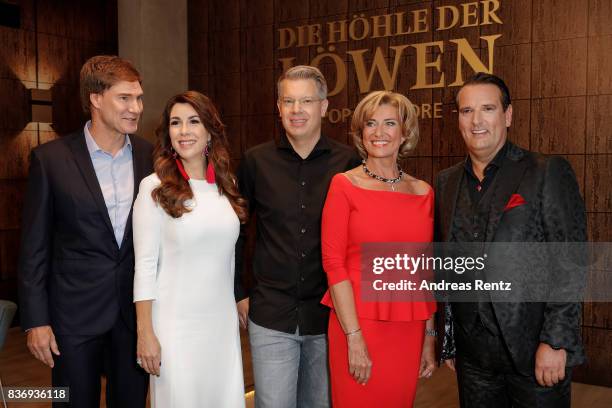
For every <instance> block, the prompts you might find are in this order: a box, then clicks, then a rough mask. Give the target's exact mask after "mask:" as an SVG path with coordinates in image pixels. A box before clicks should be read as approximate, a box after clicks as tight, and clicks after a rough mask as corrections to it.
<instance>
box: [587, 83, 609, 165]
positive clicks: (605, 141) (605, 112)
mask: <svg viewBox="0 0 612 408" xmlns="http://www.w3.org/2000/svg"><path fill="white" fill-rule="evenodd" d="M586 132H587V134H586V139H587V143H586V152H587V153H612V95H597V96H589V97H587V119H586Z"/></svg>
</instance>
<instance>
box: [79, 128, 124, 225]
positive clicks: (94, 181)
mask: <svg viewBox="0 0 612 408" xmlns="http://www.w3.org/2000/svg"><path fill="white" fill-rule="evenodd" d="M69 145H70V149H71V150H72V154H73V155H74V160H75V161H76V164H77V167H78V168H79V171H80V172H81V175H82V176H83V179H85V184H86V185H87V188H88V189H89V191H90V192H91V194H92V196H93V198H94V201H95V203H96V206H97V207H98V210H99V211H100V213H101V214H102V219H104V223H105V224H106V226H107V227H108V229H109V231H110V232H111V234H113V237H114V236H115V235H114V234H115V232H114V230H113V225H112V224H111V220H110V217H109V216H108V209H107V208H106V202H105V201H104V195H103V194H102V189H101V188H100V183H99V182H98V177H97V176H96V171H95V170H94V167H93V163H92V162H91V157H90V155H89V151H88V150H87V143H85V134H84V133H83V132H81V133H80V134H79V135H78V136H77V137H75V138H73V139H72V140H70V142H69Z"/></svg>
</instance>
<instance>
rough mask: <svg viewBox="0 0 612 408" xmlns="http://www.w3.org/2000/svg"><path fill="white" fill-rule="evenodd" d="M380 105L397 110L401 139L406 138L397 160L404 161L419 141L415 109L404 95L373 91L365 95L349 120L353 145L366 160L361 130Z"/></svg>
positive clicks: (366, 153)
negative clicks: (389, 106)
mask: <svg viewBox="0 0 612 408" xmlns="http://www.w3.org/2000/svg"><path fill="white" fill-rule="evenodd" d="M381 105H391V106H393V107H395V108H397V113H398V117H399V120H400V126H401V129H402V137H404V138H406V140H404V142H403V143H402V144H401V145H400V147H399V152H398V160H400V159H404V158H405V157H406V156H407V155H408V153H409V152H411V151H412V150H414V148H415V147H416V145H417V142H418V141H419V122H418V117H417V114H416V109H415V107H414V105H413V104H412V102H410V100H408V98H406V97H405V96H404V95H402V94H399V93H396V92H391V91H374V92H370V93H369V94H367V95H366V97H365V98H363V99H362V100H361V102H359V104H358V105H357V107H356V108H355V112H353V119H352V120H351V135H352V136H353V143H354V144H355V147H356V148H357V151H358V152H359V155H360V156H361V158H363V159H366V158H367V157H368V152H367V151H366V149H365V147H364V146H363V135H362V133H363V129H364V127H365V125H366V122H367V121H368V120H369V119H370V118H371V117H372V115H374V111H375V110H376V109H377V108H378V107H379V106H381Z"/></svg>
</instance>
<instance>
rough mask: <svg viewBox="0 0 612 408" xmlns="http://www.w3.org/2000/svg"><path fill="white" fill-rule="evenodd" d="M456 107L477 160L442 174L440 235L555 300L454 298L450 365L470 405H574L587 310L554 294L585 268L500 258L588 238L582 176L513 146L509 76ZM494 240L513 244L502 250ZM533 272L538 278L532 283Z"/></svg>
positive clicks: (478, 86) (474, 87) (482, 77)
mask: <svg viewBox="0 0 612 408" xmlns="http://www.w3.org/2000/svg"><path fill="white" fill-rule="evenodd" d="M457 108H458V111H459V130H460V131H461V134H462V136H463V140H464V142H465V144H466V147H467V150H468V156H467V158H466V160H465V162H463V163H459V164H457V165H455V166H453V167H451V168H449V169H446V170H444V171H442V172H441V173H440V174H439V176H438V178H437V181H436V229H437V239H439V240H440V241H444V242H450V243H461V244H462V245H465V243H472V244H475V245H474V246H470V245H466V247H467V248H470V247H471V248H474V247H478V248H483V249H482V250H483V251H485V249H486V255H485V256H488V262H487V263H489V262H493V263H492V265H493V266H491V267H487V268H486V269H485V270H484V276H482V279H485V280H489V282H494V281H496V280H497V279H496V277H502V278H505V279H506V280H508V279H510V280H513V279H514V280H515V282H513V286H512V287H513V289H516V288H515V286H514V285H515V284H518V285H520V284H521V282H523V281H528V282H534V281H535V282H537V283H538V284H542V285H545V288H550V289H551V292H550V294H551V298H552V299H553V301H549V302H547V301H546V298H543V299H542V301H540V302H533V301H531V302H526V301H518V300H517V299H515V301H513V302H508V301H507V300H506V301H504V299H507V298H503V297H501V296H500V295H498V294H497V293H496V292H495V291H489V292H484V293H481V294H478V296H477V298H475V299H473V300H474V302H458V301H456V302H452V299H451V303H450V309H449V308H447V309H446V314H445V317H446V329H447V333H448V335H447V336H446V337H445V340H447V341H445V344H444V347H443V350H442V359H444V360H446V364H447V365H448V366H449V367H451V368H452V369H455V368H456V371H457V383H458V386H459V398H460V403H461V407H474V408H480V407H483V408H485V407H487V408H488V407H510V406H512V407H517V408H527V407H529V408H532V407H537V408H545V407H569V406H570V402H571V397H570V390H571V373H572V369H571V368H572V367H573V366H576V365H578V364H580V363H582V362H583V361H584V350H583V347H582V342H581V338H580V317H581V304H580V303H575V302H574V301H572V300H571V299H568V300H566V299H565V298H563V299H559V298H555V296H554V295H552V294H553V293H554V292H553V289H554V288H555V287H563V286H564V283H565V282H566V280H565V279H566V278H569V279H568V280H569V281H570V282H579V281H580V280H581V279H582V272H581V270H580V268H573V267H572V266H571V265H570V266H568V268H561V267H560V268H555V267H552V268H551V266H556V265H557V263H555V262H554V259H552V258H553V256H552V255H551V257H545V256H541V257H533V256H531V257H530V254H528V253H523V254H521V255H522V256H523V257H524V258H525V259H529V262H528V263H532V262H535V263H533V265H539V264H538V262H542V263H544V265H543V266H544V267H542V268H534V269H532V268H519V269H520V270H519V271H518V272H517V268H516V265H514V262H509V263H507V264H505V263H500V262H497V263H495V262H494V260H496V259H506V258H505V254H506V253H507V252H508V251H510V250H511V249H512V248H515V247H518V248H520V247H521V246H520V245H519V244H517V245H516V246H513V245H512V244H511V243H530V244H532V245H534V246H537V245H538V244H541V243H547V242H572V243H576V242H584V241H586V216H585V209H584V202H583V200H582V197H581V196H580V191H579V188H578V183H577V182H576V176H575V174H574V172H573V171H572V168H571V166H570V165H569V163H568V162H567V161H566V160H565V159H563V158H561V157H544V156H542V155H539V154H537V153H533V152H529V151H527V150H524V149H521V148H520V147H518V146H516V145H514V144H512V143H511V142H509V141H508V140H507V136H508V130H507V129H508V127H509V126H510V124H511V122H512V105H511V103H510V94H509V91H508V88H507V86H506V84H505V83H504V82H503V81H502V80H501V79H500V78H498V77H496V76H494V75H490V74H486V73H479V74H476V75H475V76H474V77H472V78H471V79H469V80H468V81H467V82H466V83H465V84H464V85H463V87H462V88H461V90H460V91H459V93H458V94H457ZM493 243H504V244H503V248H502V245H499V244H498V245H491V244H493ZM551 247H552V246H549V248H551ZM540 248H541V246H540ZM512 250H514V249H512ZM533 270H537V271H538V274H537V275H538V276H537V278H536V279H535V280H531V281H530V280H527V278H528V277H527V275H529V274H530V273H531V271H533ZM549 271H552V272H549ZM548 273H554V275H547V274H548ZM479 279H480V277H479ZM519 290H520V289H519ZM514 293H517V295H515V296H518V293H520V292H517V291H516V290H515V292H514ZM500 299H501V300H500Z"/></svg>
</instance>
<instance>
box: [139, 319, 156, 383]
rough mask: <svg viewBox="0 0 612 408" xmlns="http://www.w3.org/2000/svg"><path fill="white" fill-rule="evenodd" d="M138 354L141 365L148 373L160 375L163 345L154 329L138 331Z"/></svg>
mask: <svg viewBox="0 0 612 408" xmlns="http://www.w3.org/2000/svg"><path fill="white" fill-rule="evenodd" d="M136 356H137V357H138V359H139V360H140V366H141V367H142V368H143V370H145V371H146V372H147V373H149V374H151V375H156V376H159V369H160V366H161V346H160V345H159V340H157V336H155V333H154V332H153V330H145V331H143V332H142V333H140V332H139V333H138V344H137V346H136Z"/></svg>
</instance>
